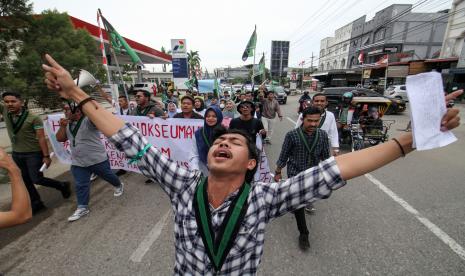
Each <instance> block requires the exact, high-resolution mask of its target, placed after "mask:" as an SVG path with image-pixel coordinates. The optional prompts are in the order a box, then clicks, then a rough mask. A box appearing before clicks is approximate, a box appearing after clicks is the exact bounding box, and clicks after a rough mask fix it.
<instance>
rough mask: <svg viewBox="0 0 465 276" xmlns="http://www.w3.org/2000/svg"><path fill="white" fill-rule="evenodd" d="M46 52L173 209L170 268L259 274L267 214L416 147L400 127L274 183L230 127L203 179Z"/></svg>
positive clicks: (64, 85)
mask: <svg viewBox="0 0 465 276" xmlns="http://www.w3.org/2000/svg"><path fill="white" fill-rule="evenodd" d="M46 59H47V61H48V62H49V63H50V66H48V65H43V68H44V70H45V71H46V80H45V82H46V84H47V87H48V88H49V89H50V90H53V91H56V92H58V93H59V94H60V96H61V97H64V98H67V99H71V100H73V101H74V102H76V103H78V107H79V108H80V109H82V111H83V112H84V114H86V116H87V117H88V118H89V120H91V121H92V123H93V124H95V126H96V127H97V128H98V129H99V130H101V131H102V132H103V134H105V135H106V136H107V137H110V138H109V139H110V141H111V142H112V143H113V144H114V145H115V146H116V147H117V148H119V149H120V150H123V151H124V152H125V153H126V156H127V157H128V158H131V159H132V160H133V161H134V162H137V165H138V166H139V168H140V170H141V171H142V172H143V173H144V174H145V175H147V176H148V177H151V178H154V179H156V180H157V182H158V183H159V184H160V186H161V187H162V189H163V190H164V191H165V192H166V193H167V194H168V196H169V198H170V200H171V204H172V207H173V210H174V212H175V216H174V217H175V223H174V231H175V237H176V240H175V248H176V263H175V268H174V270H175V274H182V275H184V274H200V275H206V274H238V275H243V274H256V272H257V269H258V265H259V264H260V260H261V256H262V254H263V245H264V241H265V239H264V238H265V227H266V225H267V224H268V223H269V222H270V221H272V220H273V219H275V218H277V217H279V216H282V215H284V214H286V213H289V212H292V211H295V210H297V209H299V208H302V207H304V206H305V205H306V204H308V203H309V202H312V201H315V200H317V199H323V198H328V197H329V196H330V195H331V193H332V191H334V190H336V189H338V188H340V187H342V186H344V185H345V184H346V182H345V180H349V179H351V178H354V177H357V176H360V175H363V174H365V173H368V172H370V171H373V170H375V169H377V168H380V167H382V166H384V165H386V164H388V163H390V162H392V161H394V160H395V159H397V158H399V157H401V156H403V155H405V154H406V153H410V152H411V151H413V148H412V143H413V138H412V135H411V134H404V135H402V136H400V137H399V138H397V139H396V140H393V141H389V142H386V143H383V144H380V145H377V146H374V147H371V148H368V149H364V150H360V151H356V152H352V153H348V154H344V155H341V156H337V157H336V158H334V157H330V158H329V159H327V160H325V161H323V162H321V163H320V164H319V165H318V166H316V167H313V168H310V169H308V170H306V171H304V172H301V173H299V174H298V175H296V176H294V177H291V178H289V179H287V180H285V181H281V182H279V183H261V182H254V183H250V182H251V181H252V179H253V174H254V172H255V170H256V169H257V165H258V163H257V161H258V158H259V156H258V152H257V149H256V147H255V145H254V143H253V142H252V140H251V138H250V136H249V135H247V134H245V133H243V132H242V131H238V130H229V131H228V132H225V133H218V136H217V137H215V138H214V139H213V141H214V142H213V145H212V146H211V148H210V150H209V151H208V156H207V163H208V168H209V172H210V175H209V177H208V178H205V177H203V176H202V174H201V173H200V172H199V171H191V170H186V169H184V168H183V167H181V166H178V165H177V164H176V163H175V162H173V161H171V160H170V159H169V158H167V157H166V156H164V155H163V154H162V153H161V152H160V151H159V150H158V149H157V148H156V147H154V146H152V145H151V144H149V143H148V142H147V140H146V139H145V138H144V137H143V136H142V135H141V134H140V132H139V130H138V129H136V128H135V127H133V126H132V125H130V124H125V123H124V121H123V120H121V119H120V118H118V117H116V116H114V115H113V114H111V113H110V112H109V111H107V110H105V109H104V108H102V107H101V106H99V105H98V104H97V102H96V101H94V100H93V99H92V98H91V97H89V96H88V95H87V94H86V93H85V92H84V91H82V90H81V89H80V88H78V87H77V86H76V85H75V84H74V82H73V80H72V78H71V76H70V74H69V72H68V71H66V70H65V69H64V68H62V67H61V66H60V65H59V64H58V63H57V62H56V61H55V60H53V59H52V58H51V57H50V56H49V55H46ZM454 96H457V95H454ZM459 120H460V118H459V116H458V110H457V109H449V110H448V112H447V113H446V115H445V116H444V117H443V119H442V125H441V126H442V128H443V129H453V128H456V127H457V126H459V125H460V122H459ZM438 127H440V126H438ZM251 184H252V185H251Z"/></svg>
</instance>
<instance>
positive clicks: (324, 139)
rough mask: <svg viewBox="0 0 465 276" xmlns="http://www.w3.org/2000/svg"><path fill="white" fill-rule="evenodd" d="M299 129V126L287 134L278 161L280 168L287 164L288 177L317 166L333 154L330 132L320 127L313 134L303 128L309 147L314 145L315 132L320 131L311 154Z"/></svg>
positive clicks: (277, 164)
mask: <svg viewBox="0 0 465 276" xmlns="http://www.w3.org/2000/svg"><path fill="white" fill-rule="evenodd" d="M301 129H302V127H301ZM298 130H299V129H298V128H297V129H294V130H291V131H289V132H288V133H287V134H286V137H285V138H284V143H283V147H282V149H281V154H280V155H279V159H278V161H277V162H276V166H278V167H279V168H284V167H285V166H286V164H287V176H288V177H293V176H295V175H297V174H298V173H300V172H303V171H305V170H306V169H309V168H311V167H314V166H317V165H318V163H320V162H321V161H322V160H326V159H328V158H329V157H330V156H331V154H330V152H329V150H330V146H329V139H328V134H326V132H325V131H324V130H321V129H319V128H318V129H316V131H315V132H313V133H312V134H308V133H306V132H305V131H304V130H303V129H302V133H303V135H304V137H305V138H306V139H307V144H308V146H309V147H311V146H312V144H313V139H315V134H316V132H317V131H318V135H319V139H318V141H317V144H316V145H315V148H314V150H313V152H312V153H311V154H308V150H307V148H306V147H305V144H304V143H303V142H302V139H301V138H300V136H299V133H298Z"/></svg>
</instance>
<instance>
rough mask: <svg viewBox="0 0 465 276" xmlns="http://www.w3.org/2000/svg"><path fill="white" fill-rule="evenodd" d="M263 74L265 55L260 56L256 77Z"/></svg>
mask: <svg viewBox="0 0 465 276" xmlns="http://www.w3.org/2000/svg"><path fill="white" fill-rule="evenodd" d="M262 74H265V54H263V55H262V58H261V59H260V62H259V63H258V75H262Z"/></svg>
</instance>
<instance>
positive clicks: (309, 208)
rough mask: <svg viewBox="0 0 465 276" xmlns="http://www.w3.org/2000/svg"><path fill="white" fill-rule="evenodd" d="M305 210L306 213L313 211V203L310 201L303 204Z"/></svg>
mask: <svg viewBox="0 0 465 276" xmlns="http://www.w3.org/2000/svg"><path fill="white" fill-rule="evenodd" d="M305 211H306V212H307V213H310V214H312V213H315V211H316V209H315V207H314V206H313V204H311V203H310V204H308V205H307V206H305Z"/></svg>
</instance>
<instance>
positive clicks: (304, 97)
mask: <svg viewBox="0 0 465 276" xmlns="http://www.w3.org/2000/svg"><path fill="white" fill-rule="evenodd" d="M309 93H310V92H309V91H308V90H305V91H304V94H303V95H302V96H300V99H299V110H298V113H299V114H300V113H302V111H303V110H304V109H305V108H306V107H309V106H310V104H311V101H312V98H311V97H310V95H309ZM307 102H310V104H308V106H307V104H306V103H307Z"/></svg>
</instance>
